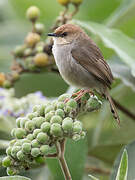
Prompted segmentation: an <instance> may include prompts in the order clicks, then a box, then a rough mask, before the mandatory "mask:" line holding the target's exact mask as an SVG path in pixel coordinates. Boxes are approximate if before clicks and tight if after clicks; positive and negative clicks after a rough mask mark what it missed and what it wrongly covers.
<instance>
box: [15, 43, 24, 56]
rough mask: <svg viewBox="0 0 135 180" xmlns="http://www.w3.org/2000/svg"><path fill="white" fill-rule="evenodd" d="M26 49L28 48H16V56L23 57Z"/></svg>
mask: <svg viewBox="0 0 135 180" xmlns="http://www.w3.org/2000/svg"><path fill="white" fill-rule="evenodd" d="M25 49H26V46H24V45H23V46H16V48H15V50H14V55H15V56H16V57H22V56H23V55H24V51H25Z"/></svg>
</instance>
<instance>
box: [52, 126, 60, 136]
mask: <svg viewBox="0 0 135 180" xmlns="http://www.w3.org/2000/svg"><path fill="white" fill-rule="evenodd" d="M50 132H51V134H52V135H54V136H62V128H61V125H60V124H58V123H53V124H52V125H51V130H50Z"/></svg>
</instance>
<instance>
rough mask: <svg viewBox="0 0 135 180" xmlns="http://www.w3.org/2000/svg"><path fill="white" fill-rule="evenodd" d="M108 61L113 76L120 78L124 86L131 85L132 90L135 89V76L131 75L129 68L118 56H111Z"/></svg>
mask: <svg viewBox="0 0 135 180" xmlns="http://www.w3.org/2000/svg"><path fill="white" fill-rule="evenodd" d="M108 63H109V65H110V67H111V70H112V72H113V76H114V77H115V78H119V79H121V80H122V81H123V83H124V84H125V85H126V86H129V87H131V88H132V90H134V91H135V77H133V76H132V74H131V71H130V68H129V67H128V66H127V65H126V64H125V63H123V62H121V61H120V59H119V58H118V57H114V58H112V59H111V61H108Z"/></svg>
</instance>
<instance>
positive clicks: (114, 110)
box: [105, 89, 120, 124]
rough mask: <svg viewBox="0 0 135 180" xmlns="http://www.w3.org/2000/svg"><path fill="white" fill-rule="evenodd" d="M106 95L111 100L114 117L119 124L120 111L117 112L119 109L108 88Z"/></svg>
mask: <svg viewBox="0 0 135 180" xmlns="http://www.w3.org/2000/svg"><path fill="white" fill-rule="evenodd" d="M105 96H106V98H107V100H108V101H109V103H110V108H111V112H112V114H113V117H114V118H115V119H116V120H117V122H118V124H120V118H119V115H118V112H117V109H116V106H115V104H114V102H113V100H112V98H111V96H110V94H109V92H108V90H107V89H106V91H105Z"/></svg>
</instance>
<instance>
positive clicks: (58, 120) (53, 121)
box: [50, 115, 62, 124]
mask: <svg viewBox="0 0 135 180" xmlns="http://www.w3.org/2000/svg"><path fill="white" fill-rule="evenodd" d="M61 122H62V118H61V117H60V116H58V115H54V116H53V117H52V118H51V120H50V123H51V124H53V123H59V124H61Z"/></svg>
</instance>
